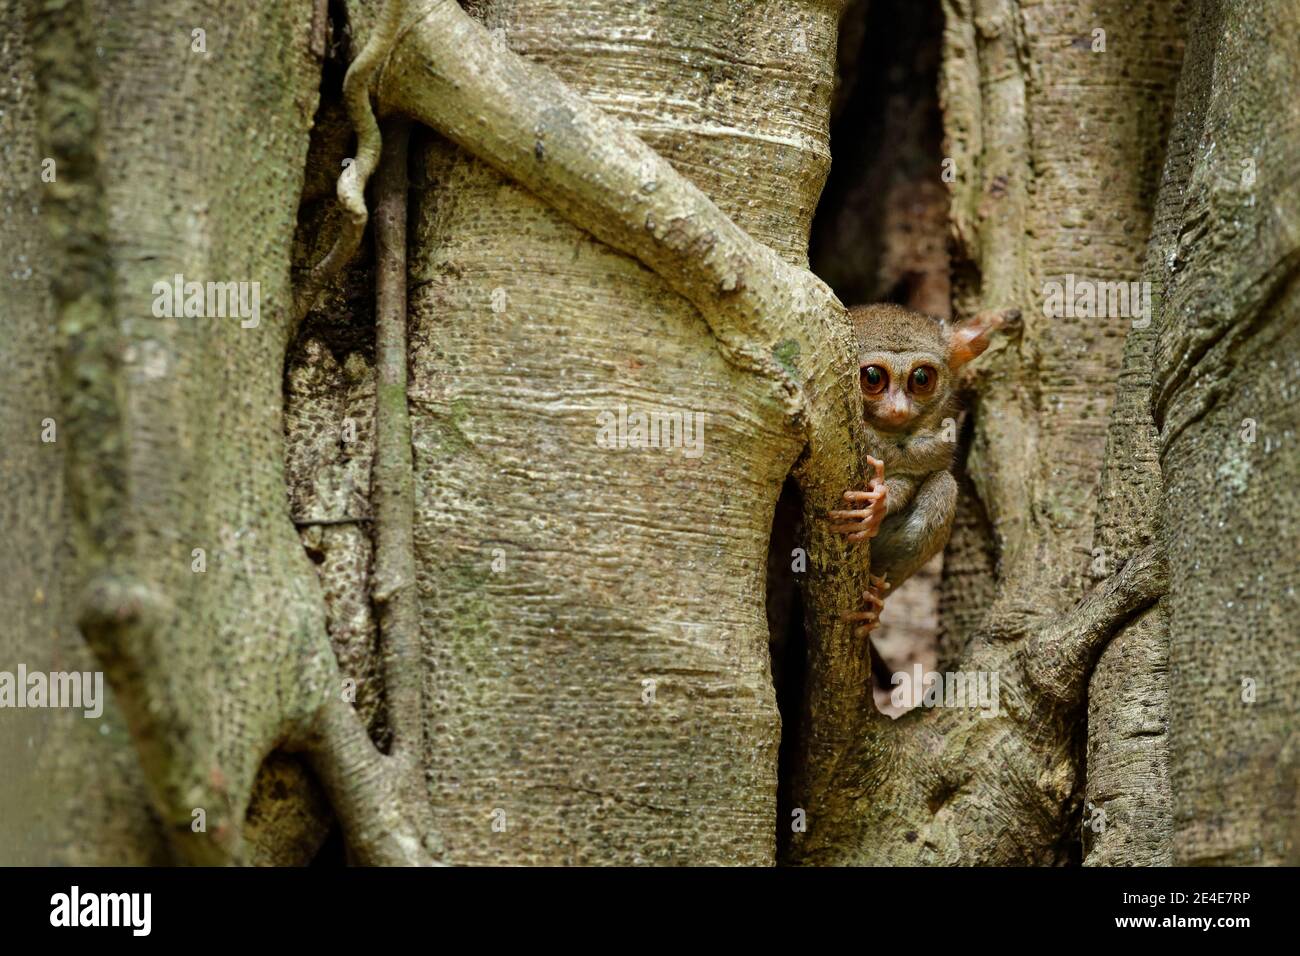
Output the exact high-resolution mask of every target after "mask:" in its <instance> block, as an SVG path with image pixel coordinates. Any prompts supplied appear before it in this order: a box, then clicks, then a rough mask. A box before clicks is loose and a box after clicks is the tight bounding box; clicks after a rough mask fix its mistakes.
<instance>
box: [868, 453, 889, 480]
mask: <svg viewBox="0 0 1300 956" xmlns="http://www.w3.org/2000/svg"><path fill="white" fill-rule="evenodd" d="M867 464H868V465H870V466H871V467H872V468H874V469H876V477H875V478H873V479H872V481H874V482H882V483H883V482H884V480H885V463H884V462H883V461H881V460H880V459H879V458H872V457H871V456H870V455H868V456H867Z"/></svg>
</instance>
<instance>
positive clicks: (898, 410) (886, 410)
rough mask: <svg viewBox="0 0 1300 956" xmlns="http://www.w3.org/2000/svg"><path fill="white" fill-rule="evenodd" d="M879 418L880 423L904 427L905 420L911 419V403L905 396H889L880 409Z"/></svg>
mask: <svg viewBox="0 0 1300 956" xmlns="http://www.w3.org/2000/svg"><path fill="white" fill-rule="evenodd" d="M879 416H880V419H881V421H883V422H885V423H886V424H889V425H905V424H907V420H908V419H909V418H911V417H912V403H911V402H909V401H908V400H907V398H906V396H902V395H891V396H890V398H889V400H888V401H886V402H885V403H884V404H883V405H882V406H881V408H880V412H879Z"/></svg>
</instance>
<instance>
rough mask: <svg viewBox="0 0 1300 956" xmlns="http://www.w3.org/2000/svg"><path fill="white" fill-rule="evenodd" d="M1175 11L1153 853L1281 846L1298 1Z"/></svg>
mask: <svg viewBox="0 0 1300 956" xmlns="http://www.w3.org/2000/svg"><path fill="white" fill-rule="evenodd" d="M1195 29H1196V30H1197V31H1198V33H1197V37H1196V39H1197V43H1196V46H1195V49H1194V57H1193V58H1192V59H1190V60H1189V62H1188V78H1187V81H1186V82H1185V83H1184V90H1185V96H1184V97H1183V101H1184V102H1185V104H1186V105H1185V108H1184V106H1182V105H1181V104H1180V109H1179V114H1180V122H1182V123H1184V124H1185V126H1184V127H1183V129H1182V131H1181V144H1180V146H1181V149H1183V150H1185V156H1184V157H1183V158H1182V160H1181V162H1179V163H1178V164H1177V165H1176V166H1174V167H1173V168H1172V169H1171V173H1170V179H1169V181H1168V182H1167V183H1166V186H1165V188H1166V193H1167V195H1165V196H1162V202H1168V203H1169V204H1170V205H1172V206H1174V207H1175V208H1176V210H1177V212H1176V213H1175V215H1176V218H1177V223H1178V226H1177V230H1176V233H1175V235H1176V240H1175V241H1174V242H1173V243H1172V248H1168V249H1167V250H1166V252H1167V254H1166V256H1165V258H1164V259H1163V260H1161V262H1160V263H1159V265H1162V266H1163V267H1164V273H1163V276H1162V279H1163V287H1164V296H1163V302H1162V308H1161V309H1160V310H1159V313H1158V315H1157V326H1158V329H1159V338H1158V340H1157V345H1156V349H1155V352H1154V356H1153V359H1154V380H1155V392H1154V400H1153V409H1154V416H1155V423H1156V425H1157V427H1158V428H1159V429H1160V444H1159V455H1160V462H1161V466H1162V472H1163V478H1164V483H1163V485H1164V487H1163V492H1164V494H1163V497H1164V520H1165V527H1166V533H1167V535H1168V550H1169V560H1170V568H1171V571H1172V580H1171V587H1170V593H1169V599H1168V613H1169V626H1170V648H1169V717H1170V731H1169V735H1170V758H1169V772H1170V785H1171V790H1172V793H1173V847H1174V852H1173V859H1174V862H1175V863H1179V864H1207V863H1217V864H1258V863H1263V864H1289V865H1295V864H1296V863H1297V862H1300V839H1298V837H1300V804H1297V794H1300V757H1298V754H1300V745H1298V743H1297V736H1296V734H1297V729H1296V720H1295V715H1296V711H1297V705H1300V656H1298V655H1297V654H1296V650H1297V647H1296V634H1297V630H1296V621H1297V613H1298V612H1300V608H1297V603H1296V601H1297V598H1296V588H1295V554H1296V550H1297V546H1298V545H1300V536H1298V531H1297V529H1298V528H1300V521H1297V517H1298V513H1300V497H1298V496H1297V495H1296V493H1295V491H1296V488H1297V484H1298V479H1300V455H1297V454H1296V453H1295V448H1294V442H1295V428H1296V420H1297V412H1298V411H1300V407H1298V406H1297V401H1298V400H1300V391H1298V390H1297V385H1296V383H1297V381H1300V364H1298V363H1300V360H1298V359H1297V357H1296V356H1297V354H1300V352H1298V350H1300V289H1298V287H1297V283H1296V275H1297V267H1298V266H1300V184H1297V181H1296V177H1295V175H1294V171H1295V168H1296V163H1297V162H1298V161H1300V113H1297V110H1296V108H1295V102H1294V91H1295V90H1296V88H1297V85H1298V84H1300V11H1297V9H1296V6H1295V4H1294V3H1289V2H1283V0H1275V2H1268V3H1246V2H1222V3H1219V2H1212V3H1207V4H1205V7H1204V10H1203V12H1202V15H1201V17H1200V18H1199V19H1198V21H1197V23H1196V27H1195ZM1251 171H1253V172H1254V174H1255V175H1254V176H1250V175H1248V173H1250V172H1251ZM1251 427H1253V429H1254V431H1253V432H1250V433H1248V432H1247V429H1248V428H1251ZM1248 438H1254V441H1253V442H1252V441H1249V440H1248ZM1247 682H1250V683H1249V684H1248V683H1247Z"/></svg>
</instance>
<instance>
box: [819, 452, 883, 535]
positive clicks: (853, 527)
mask: <svg viewBox="0 0 1300 956" xmlns="http://www.w3.org/2000/svg"><path fill="white" fill-rule="evenodd" d="M867 464H868V465H870V466H871V467H872V468H874V469H876V474H875V477H873V478H872V479H871V481H869V482H868V483H867V490H866V491H846V492H844V500H845V501H847V502H849V504H851V505H858V506H859V507H858V508H856V509H855V510H852V511H832V512H831V513H830V517H831V520H832V521H839V522H841V524H833V525H831V530H832V531H834V532H835V533H836V534H844V535H848V537H849V540H850V541H861V540H862V539H863V538H874V537H875V536H876V532H878V531H879V530H880V522H881V521H883V520H884V517H885V463H884V462H883V461H880V460H879V459H876V458H872V457H871V456H870V455H868V456H867ZM863 504H865V507H862V505H863Z"/></svg>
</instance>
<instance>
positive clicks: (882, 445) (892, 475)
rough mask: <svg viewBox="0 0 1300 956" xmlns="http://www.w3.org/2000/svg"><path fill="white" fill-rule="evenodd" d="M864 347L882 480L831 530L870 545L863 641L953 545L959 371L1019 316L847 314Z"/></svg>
mask: <svg viewBox="0 0 1300 956" xmlns="http://www.w3.org/2000/svg"><path fill="white" fill-rule="evenodd" d="M850 317H851V318H852V321H853V327H854V332H855V333H856V336H857V341H858V366H859V377H860V381H861V386H862V404H863V419H864V423H865V425H866V429H867V435H868V440H869V445H870V448H871V452H872V457H871V458H870V459H869V464H870V465H871V466H872V467H873V468H874V469H875V477H873V478H872V479H871V481H870V484H869V486H868V488H867V490H866V491H854V490H849V491H847V492H845V494H844V499H845V501H846V502H847V503H848V507H847V508H846V509H843V510H837V511H832V512H831V514H830V517H831V519H832V521H834V522H836V523H835V524H834V525H832V530H834V531H837V532H840V533H842V534H845V535H848V537H849V540H851V541H860V540H863V539H864V538H871V539H873V540H872V542H871V569H872V571H873V579H872V586H871V588H870V589H869V590H868V591H866V592H865V593H864V594H863V601H864V609H863V610H860V611H855V612H852V613H851V614H849V615H847V616H848V617H849V618H850V619H851V620H855V621H857V622H859V627H858V629H857V633H858V634H859V636H864V637H865V636H866V635H867V634H868V633H869V632H870V631H871V630H872V629H873V628H874V627H875V626H876V623H877V618H878V615H879V612H880V608H881V606H882V605H883V600H884V592H885V590H887V589H889V588H896V587H898V585H900V584H902V583H903V582H904V581H905V580H907V579H908V578H909V577H911V576H912V575H913V574H914V573H916V571H917V570H919V569H920V568H921V566H922V565H924V564H925V563H926V562H927V561H929V560H930V559H931V558H932V557H934V555H935V554H937V553H938V552H939V550H940V549H941V548H943V546H944V545H945V544H946V543H947V541H948V535H949V533H950V532H951V530H952V519H953V514H954V513H955V510H956V506H957V483H956V481H955V480H954V479H953V477H952V474H951V472H950V471H949V470H948V469H949V468H950V467H951V465H952V457H953V451H954V442H955V439H956V428H955V426H954V424H953V420H952V419H953V416H955V415H956V413H957V409H956V400H955V399H956V389H955V385H956V379H957V372H958V370H959V369H960V368H961V367H962V366H963V365H964V364H966V363H967V362H969V361H970V360H971V359H973V358H975V357H976V356H977V355H979V354H980V353H982V352H983V351H984V350H985V349H986V348H987V347H988V344H989V339H990V337H991V336H992V334H993V332H994V331H996V330H997V329H998V328H1000V327H1001V326H1002V325H1003V324H1004V323H1005V322H1006V321H1007V320H1008V319H1009V318H1012V316H1010V315H1008V314H1006V313H1002V312H981V313H980V314H979V315H976V316H975V317H974V318H971V319H968V320H966V321H965V322H961V323H957V324H955V325H949V324H947V323H944V322H941V321H940V320H938V319H934V318H931V317H930V316H928V315H923V314H921V313H919V312H913V311H911V310H910V309H905V308H903V307H902V306H899V305H887V304H886V305H868V306H858V307H856V308H854V309H852V310H850Z"/></svg>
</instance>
